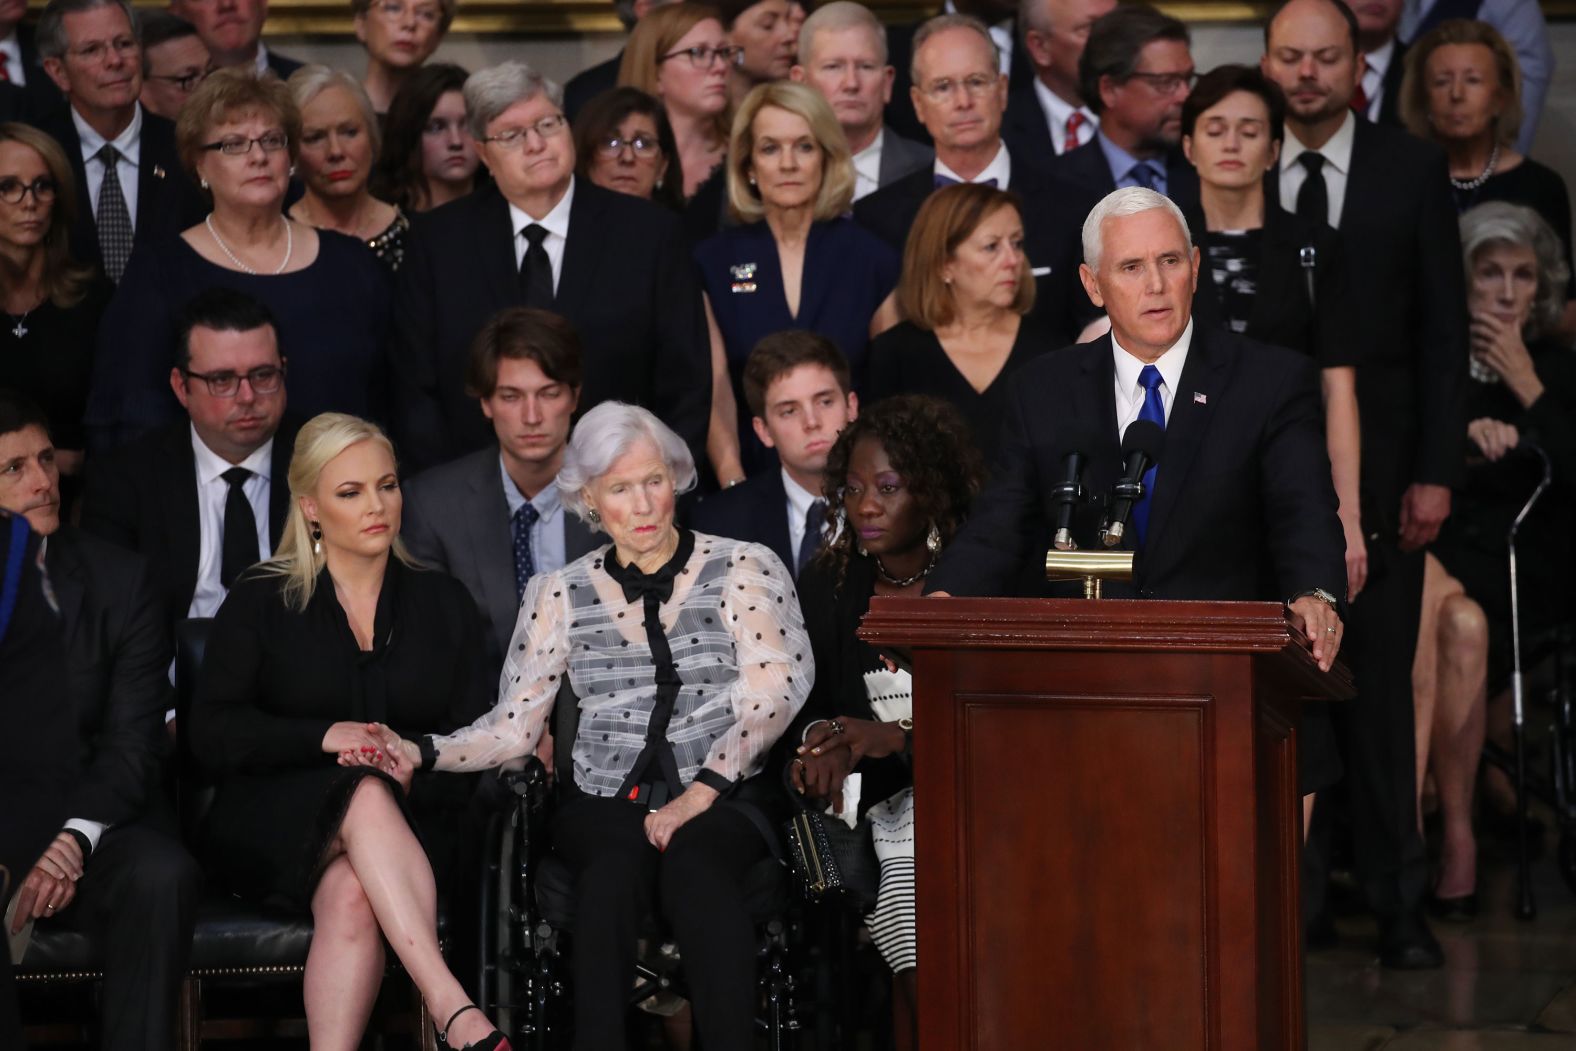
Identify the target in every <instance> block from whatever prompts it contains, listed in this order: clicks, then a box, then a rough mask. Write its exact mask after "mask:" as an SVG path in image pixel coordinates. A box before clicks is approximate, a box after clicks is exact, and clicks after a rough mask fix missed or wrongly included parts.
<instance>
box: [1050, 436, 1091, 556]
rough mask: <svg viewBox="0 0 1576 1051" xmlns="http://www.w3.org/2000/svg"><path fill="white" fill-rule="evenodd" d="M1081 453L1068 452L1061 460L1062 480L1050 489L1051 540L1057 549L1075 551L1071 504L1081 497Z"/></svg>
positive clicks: (1076, 547)
mask: <svg viewBox="0 0 1576 1051" xmlns="http://www.w3.org/2000/svg"><path fill="white" fill-rule="evenodd" d="M1084 459H1085V457H1084V454H1083V453H1068V454H1067V459H1065V460H1063V461H1062V463H1063V471H1062V482H1061V484H1060V485H1058V486H1056V488H1054V489H1052V490H1051V503H1052V505H1054V506H1055V508H1056V536H1055V538H1054V539H1053V540H1052V541H1051V544H1052V546H1053V547H1055V548H1056V550H1058V551H1076V550H1078V545H1077V543H1075V542H1074V541H1073V531H1072V524H1073V506H1074V505H1075V504H1077V503H1078V501H1080V500H1082V499H1083V495H1084V491H1083V482H1082V478H1083V469H1084Z"/></svg>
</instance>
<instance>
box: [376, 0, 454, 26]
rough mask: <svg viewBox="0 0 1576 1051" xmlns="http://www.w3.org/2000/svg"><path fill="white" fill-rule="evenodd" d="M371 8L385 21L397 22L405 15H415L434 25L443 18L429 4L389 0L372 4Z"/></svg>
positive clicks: (418, 18) (420, 19) (419, 19)
mask: <svg viewBox="0 0 1576 1051" xmlns="http://www.w3.org/2000/svg"><path fill="white" fill-rule="evenodd" d="M372 10H374V11H376V12H377V13H378V17H380V18H382V19H383V20H384V21H385V22H398V21H400V20H401V19H403V18H404V17H405V16H406V15H415V16H416V19H417V20H418V21H421V22H425V23H426V24H427V25H429V26H435V25H437V24H438V23H439V22H441V21H442V20H443V15H442V13H441V12H440V11H439V10H438V9H437V8H436V7H433V6H432V5H430V4H414V5H412V4H402V3H399V2H398V0H389V2H388V3H382V4H374V5H372Z"/></svg>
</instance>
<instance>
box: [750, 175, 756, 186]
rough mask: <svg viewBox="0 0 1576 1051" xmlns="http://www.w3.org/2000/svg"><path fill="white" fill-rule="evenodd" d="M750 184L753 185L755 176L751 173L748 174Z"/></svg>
mask: <svg viewBox="0 0 1576 1051" xmlns="http://www.w3.org/2000/svg"><path fill="white" fill-rule="evenodd" d="M750 185H751V186H754V185H755V176H753V175H751V176H750Z"/></svg>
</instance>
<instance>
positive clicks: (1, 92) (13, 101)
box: [0, 84, 28, 122]
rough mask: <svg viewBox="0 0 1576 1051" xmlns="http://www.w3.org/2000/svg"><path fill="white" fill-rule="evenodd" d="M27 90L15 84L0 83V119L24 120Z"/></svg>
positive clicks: (26, 112)
mask: <svg viewBox="0 0 1576 1051" xmlns="http://www.w3.org/2000/svg"><path fill="white" fill-rule="evenodd" d="M27 116H28V108H27V92H25V91H23V90H22V89H21V88H19V87H17V86H16V85H15V84H0V121H12V120H19V121H23V122H26V120H27Z"/></svg>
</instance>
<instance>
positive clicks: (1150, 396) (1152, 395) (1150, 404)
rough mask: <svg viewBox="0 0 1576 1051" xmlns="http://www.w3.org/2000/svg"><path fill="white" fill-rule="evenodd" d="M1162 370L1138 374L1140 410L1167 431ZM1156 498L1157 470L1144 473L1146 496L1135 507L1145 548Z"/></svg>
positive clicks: (1140, 541) (1143, 417)
mask: <svg viewBox="0 0 1576 1051" xmlns="http://www.w3.org/2000/svg"><path fill="white" fill-rule="evenodd" d="M1160 383H1161V377H1160V370H1159V369H1157V368H1155V367H1154V366H1153V365H1145V366H1144V370H1143V371H1142V372H1140V373H1139V374H1138V385H1139V386H1140V387H1142V388H1144V407H1143V408H1142V409H1139V410H1138V418H1139V419H1140V420H1149V421H1151V422H1152V423H1154V424H1156V425H1157V426H1159V427H1160V429H1161V430H1165V426H1166V406H1165V402H1163V401H1161V400H1160ZM1154 497H1155V468H1153V467H1151V468H1150V469H1149V470H1147V471H1145V472H1144V495H1143V498H1142V499H1141V500H1139V501H1138V503H1136V504H1134V505H1133V528H1134V529H1136V530H1138V546H1139V547H1143V546H1144V536H1145V534H1147V533H1148V532H1149V504H1150V501H1152V500H1153V499H1154Z"/></svg>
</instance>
